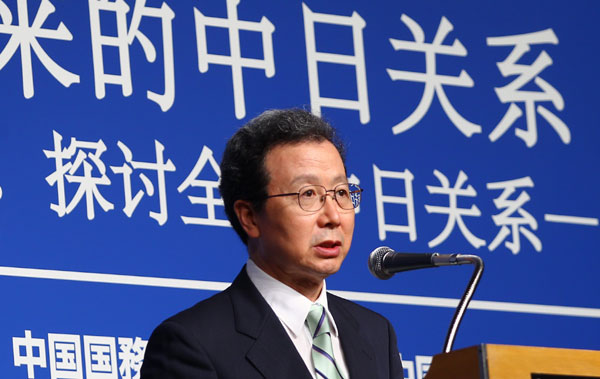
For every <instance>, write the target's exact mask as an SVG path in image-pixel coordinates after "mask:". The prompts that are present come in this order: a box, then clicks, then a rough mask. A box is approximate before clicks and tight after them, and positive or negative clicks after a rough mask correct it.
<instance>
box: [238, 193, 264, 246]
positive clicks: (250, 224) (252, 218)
mask: <svg viewBox="0 0 600 379" xmlns="http://www.w3.org/2000/svg"><path fill="white" fill-rule="evenodd" d="M233 210H234V212H235V214H236V215H237V218H238V220H239V222H240V224H241V225H242V228H244V231H245V232H246V234H248V238H258V237H259V236H260V229H259V228H258V224H257V222H256V221H257V214H256V212H255V211H254V207H253V206H252V204H251V203H250V202H249V201H246V200H236V201H235V203H233Z"/></svg>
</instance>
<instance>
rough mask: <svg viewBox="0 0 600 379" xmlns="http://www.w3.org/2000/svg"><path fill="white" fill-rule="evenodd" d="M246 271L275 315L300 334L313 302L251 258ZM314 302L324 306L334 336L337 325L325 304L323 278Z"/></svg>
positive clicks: (295, 332)
mask: <svg viewBox="0 0 600 379" xmlns="http://www.w3.org/2000/svg"><path fill="white" fill-rule="evenodd" d="M246 272H247V274H248V276H249V277H250V280H251V281H252V283H253V284H254V286H255V287H256V288H257V289H258V292H260V294H261V295H262V296H263V298H264V299H265V300H266V301H267V304H269V306H270V307H271V309H273V312H275V315H277V317H278V318H279V320H281V322H282V323H283V324H285V326H287V327H288V329H289V330H290V331H291V332H292V333H293V334H294V335H295V336H299V335H301V333H303V330H304V322H305V320H306V317H307V316H308V312H309V311H310V307H311V306H312V304H313V302H312V301H310V300H309V299H308V298H307V297H306V296H304V295H302V294H301V293H300V292H298V291H296V290H294V289H293V288H291V287H288V286H287V285H285V284H283V283H281V282H280V281H279V280H277V279H275V278H273V277H272V276H270V275H269V274H267V273H266V272H264V271H263V270H262V269H261V268H260V267H258V266H257V265H256V263H254V262H253V261H252V259H248V261H247V262H246ZM315 303H319V304H321V305H322V306H323V307H324V308H325V312H326V313H327V318H328V319H329V324H330V326H331V332H332V333H333V335H334V336H337V326H336V324H335V320H334V319H333V317H332V316H331V313H330V312H329V307H328V305H327V286H326V283H325V280H323V289H322V290H321V294H320V295H319V298H318V299H317V301H315Z"/></svg>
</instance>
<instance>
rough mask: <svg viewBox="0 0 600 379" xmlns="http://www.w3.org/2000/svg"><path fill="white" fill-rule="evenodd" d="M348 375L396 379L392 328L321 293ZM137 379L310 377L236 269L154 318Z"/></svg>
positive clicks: (397, 364) (270, 313)
mask: <svg viewBox="0 0 600 379" xmlns="http://www.w3.org/2000/svg"><path fill="white" fill-rule="evenodd" d="M327 296H328V297H327V301H328V305H329V311H330V312H331V314H332V315H333V317H334V318H335V322H336V325H337V327H338V332H339V337H340V342H341V345H342V350H343V351H344V358H345V361H346V365H347V366H348V371H349V374H350V377H351V378H352V379H376V378H382V379H383V378H403V370H402V363H401V362H400V358H399V355H398V348H397V346H396V334H395V333H394V330H393V328H392V326H391V324H390V323H389V322H388V321H387V320H386V319H385V318H384V317H383V316H381V315H379V314H377V313H375V312H373V311H371V310H368V309H367V308H364V307H361V306H359V305H358V304H355V303H352V302H350V301H348V300H344V299H342V298H340V297H337V296H334V295H331V294H327ZM141 377H142V379H152V378H156V379H169V378H222V379H228V378H236V379H252V378H273V379H296V378H297V379H310V378H311V376H310V373H309V371H308V370H307V368H306V365H305V364H304V361H303V360H302V358H301V357H300V355H299V354H298V352H297V350H296V348H295V346H294V344H293V343H292V341H291V340H290V338H289V336H288V335H287V333H286V331H285V330H284V328H283V325H282V324H281V322H280V321H279V319H278V318H277V316H276V315H275V313H274V312H273V311H272V310H271V307H270V306H269V305H268V304H267V302H266V301H265V300H264V298H263V297H262V295H261V294H260V293H259V292H258V290H257V289H256V287H255V286H254V285H253V284H252V282H251V281H250V278H249V277H248V275H247V274H246V268H245V267H244V268H243V269H242V271H241V272H240V274H239V275H238V276H237V278H236V279H235V280H234V282H233V283H232V285H231V286H230V287H229V288H227V289H226V290H225V291H223V292H221V293H218V294H216V295H214V296H212V297H211V298H209V299H206V300H204V301H201V302H199V303H198V304H196V305H194V306H193V307H191V308H189V309H187V310H185V311H183V312H181V313H179V314H177V315H175V316H173V317H171V318H169V319H168V320H166V321H164V322H163V323H162V324H160V325H159V326H158V327H157V328H156V329H155V330H154V332H153V333H152V335H151V336H150V339H149V341H148V346H147V348H146V353H145V357H144V364H143V366H142V370H141Z"/></svg>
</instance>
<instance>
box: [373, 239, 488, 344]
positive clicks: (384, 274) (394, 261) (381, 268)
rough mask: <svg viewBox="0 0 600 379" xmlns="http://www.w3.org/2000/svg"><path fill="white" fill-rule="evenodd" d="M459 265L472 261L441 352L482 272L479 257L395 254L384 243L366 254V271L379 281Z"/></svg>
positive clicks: (452, 335)
mask: <svg viewBox="0 0 600 379" xmlns="http://www.w3.org/2000/svg"><path fill="white" fill-rule="evenodd" d="M462 264H474V265H475V269H474V270H473V274H472V276H471V280H470V281H469V284H468V285H467V288H466V289H465V292H464V294H463V296H462V297H461V299H460V301H459V303H458V307H457V308H456V311H455V313H454V317H453V318H452V322H451V323H450V327H449V329H448V334H447V335H446V342H445V343H444V350H443V352H444V353H448V352H450V351H451V350H452V346H453V345H454V339H455V338H456V333H457V331H458V327H459V326H460V322H461V321H462V317H463V315H464V313H465V311H466V310H467V306H468V305H469V302H470V301H471V298H472V297H473V294H474V293H475V289H476V288H477V285H478V284H479V280H480V279H481V275H482V274H483V260H482V259H481V258H480V257H478V256H477V255H463V254H438V253H425V254H416V253H398V252H395V251H394V250H392V249H390V248H389V247H387V246H381V247H378V248H377V249H375V250H373V251H372V252H371V254H370V255H369V271H371V274H373V276H375V277H376V278H379V279H383V280H387V279H389V278H391V277H392V276H394V274H396V273H397V272H401V271H409V270H417V269H421V268H429V267H438V266H450V265H462Z"/></svg>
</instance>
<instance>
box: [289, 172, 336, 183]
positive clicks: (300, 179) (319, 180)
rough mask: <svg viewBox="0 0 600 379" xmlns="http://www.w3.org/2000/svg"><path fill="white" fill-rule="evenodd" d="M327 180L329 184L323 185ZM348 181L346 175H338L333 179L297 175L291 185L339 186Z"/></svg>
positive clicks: (312, 175)
mask: <svg viewBox="0 0 600 379" xmlns="http://www.w3.org/2000/svg"><path fill="white" fill-rule="evenodd" d="M324 179H325V180H327V181H328V182H329V183H322V182H323V180H324ZM346 181H347V178H346V175H345V174H344V175H342V174H337V175H335V176H333V177H331V178H323V177H320V176H317V175H314V174H301V175H297V176H295V177H294V178H293V179H292V182H291V183H290V184H291V185H302V184H333V183H335V184H339V183H345V182H346Z"/></svg>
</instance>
